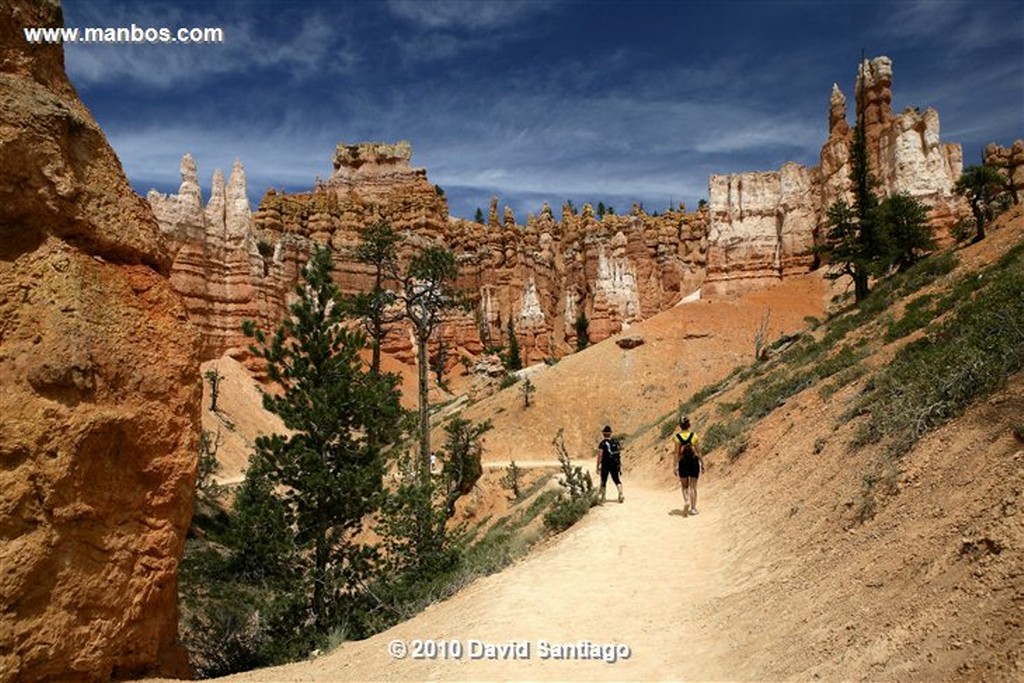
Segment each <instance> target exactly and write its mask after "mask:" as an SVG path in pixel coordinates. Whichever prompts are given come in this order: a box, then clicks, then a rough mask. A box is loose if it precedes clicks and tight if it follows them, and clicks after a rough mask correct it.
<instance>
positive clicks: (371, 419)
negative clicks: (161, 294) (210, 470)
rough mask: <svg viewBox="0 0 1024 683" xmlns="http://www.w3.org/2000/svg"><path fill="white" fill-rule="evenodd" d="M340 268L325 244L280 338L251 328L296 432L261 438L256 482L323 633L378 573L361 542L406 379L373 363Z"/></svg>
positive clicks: (275, 398)
mask: <svg viewBox="0 0 1024 683" xmlns="http://www.w3.org/2000/svg"><path fill="white" fill-rule="evenodd" d="M332 265H333V264H332V259H331V252H330V250H329V249H327V248H325V247H316V248H315V249H314V251H313V254H312V256H311V258H310V260H309V263H308V264H307V266H306V268H305V270H304V271H303V277H304V280H305V283H304V285H300V286H298V287H297V288H296V295H297V297H298V298H297V301H296V302H295V303H293V304H292V305H291V306H290V308H289V314H290V315H289V316H288V317H287V318H286V319H285V320H284V321H283V322H282V323H281V325H280V326H279V327H278V329H277V331H276V333H275V334H274V336H273V338H272V339H269V340H268V339H267V337H266V335H265V334H264V332H263V331H262V330H257V329H256V328H255V325H254V324H253V322H252V321H246V322H245V324H244V326H243V329H244V331H245V333H246V335H247V336H249V337H251V338H253V339H254V340H255V344H253V345H252V346H250V349H251V351H252V352H253V353H254V354H255V355H256V356H257V357H258V358H261V359H263V360H264V361H266V364H267V374H268V376H269V377H270V379H272V380H273V381H275V382H277V383H278V385H279V386H280V387H281V389H282V392H281V393H280V394H264V396H263V405H264V407H265V408H266V409H267V410H269V411H270V412H272V413H274V414H276V415H278V416H280V418H281V420H282V421H283V423H284V425H285V427H286V428H287V429H288V435H282V434H274V435H271V436H261V437H259V438H258V439H257V440H256V444H255V453H254V454H253V458H252V461H251V464H250V469H249V472H247V474H246V477H247V480H248V479H249V478H252V479H253V480H254V481H253V482H252V484H251V486H252V487H253V490H254V491H261V492H262V494H261V495H264V496H267V495H269V496H270V497H271V498H272V499H273V500H276V501H278V502H279V508H280V511H281V512H280V514H282V515H283V516H284V519H285V521H286V522H287V528H288V529H289V531H290V534H291V539H290V540H291V543H293V544H294V552H293V553H292V554H291V557H290V558H288V564H289V565H290V568H291V570H292V571H293V572H294V573H295V575H296V579H297V581H299V582H301V587H302V588H301V591H302V596H303V597H304V599H305V601H306V606H307V610H308V613H309V614H310V615H311V616H312V627H313V629H314V630H315V631H317V632H320V633H326V632H327V631H328V630H329V629H330V628H331V627H332V626H334V625H336V624H337V623H340V621H341V620H342V619H343V618H344V616H345V612H346V605H349V604H351V602H349V601H351V600H354V599H356V598H357V597H358V594H359V591H360V590H361V587H362V586H363V584H364V581H365V579H366V577H367V576H368V573H369V569H370V566H369V561H370V558H371V556H372V550H371V549H370V548H369V547H367V546H364V545H363V544H361V543H359V542H357V541H355V537H356V536H357V535H358V534H359V532H360V531H361V530H362V524H363V520H364V518H366V516H367V515H368V514H370V513H372V512H373V511H374V510H375V509H376V506H377V502H378V496H377V494H378V493H379V492H380V490H381V483H382V476H383V464H382V457H381V453H380V444H382V443H386V442H387V441H388V440H390V438H391V437H394V436H395V435H394V434H393V433H392V431H393V429H394V426H395V425H397V424H398V421H399V417H400V415H401V407H400V406H399V402H398V392H397V389H396V387H397V379H396V378H395V377H394V376H391V375H378V374H373V373H370V372H367V371H366V370H365V368H364V367H363V363H362V361H361V359H360V357H359V351H360V349H362V348H363V347H364V345H365V335H364V334H363V332H362V330H360V329H358V328H356V327H353V326H352V325H349V324H346V320H345V319H344V318H343V315H344V307H343V306H342V305H341V304H342V300H341V296H340V294H339V292H338V289H337V287H336V286H335V284H334V283H333V282H332V280H331V270H332ZM368 433H373V434H375V435H376V436H377V439H375V440H371V439H369V438H368V436H367V434H368Z"/></svg>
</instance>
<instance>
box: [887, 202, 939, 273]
mask: <svg viewBox="0 0 1024 683" xmlns="http://www.w3.org/2000/svg"><path fill="white" fill-rule="evenodd" d="M876 217H877V220H878V225H879V226H880V227H881V228H882V229H883V230H884V232H885V234H886V235H887V237H888V243H889V245H890V248H891V253H890V255H889V257H888V259H887V261H886V262H887V264H889V265H891V266H893V267H895V268H896V270H901V271H902V270H906V269H907V268H909V267H910V266H912V265H914V263H916V262H917V260H918V259H919V258H920V257H921V254H922V252H929V251H933V250H934V249H935V238H934V237H932V231H931V228H930V227H929V226H928V209H927V207H926V206H925V205H924V204H922V203H921V202H920V201H918V200H917V199H914V198H913V197H911V196H910V195H909V194H907V193H906V192H901V193H899V194H896V195H893V196H891V197H887V198H886V199H884V200H882V203H881V204H879V205H878V208H877V209H876Z"/></svg>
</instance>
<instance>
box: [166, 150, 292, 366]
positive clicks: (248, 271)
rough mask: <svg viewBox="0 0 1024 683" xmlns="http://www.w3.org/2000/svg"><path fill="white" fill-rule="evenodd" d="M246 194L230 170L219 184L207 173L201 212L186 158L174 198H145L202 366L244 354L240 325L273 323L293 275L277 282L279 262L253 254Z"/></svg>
mask: <svg viewBox="0 0 1024 683" xmlns="http://www.w3.org/2000/svg"><path fill="white" fill-rule="evenodd" d="M246 191H247V190H246V181H245V171H244V170H243V168H242V165H241V163H240V162H236V163H235V166H234V168H233V169H232V170H231V175H230V177H229V180H228V182H227V184H225V182H224V175H223V173H222V172H221V171H220V170H217V171H215V172H214V175H213V182H212V185H211V189H210V200H209V202H208V203H207V204H206V205H205V206H204V205H203V198H202V192H201V190H200V188H199V180H198V174H197V170H196V164H195V161H194V160H193V159H192V157H191V156H190V155H187V154H186V155H185V157H184V158H183V159H182V160H181V188H180V189H179V190H178V194H175V195H163V194H160V193H158V192H155V191H150V193H149V195H148V199H149V203H150V205H151V206H152V208H153V213H154V214H155V215H156V218H157V221H158V223H159V225H160V229H161V231H162V232H163V233H164V235H165V237H166V240H167V243H168V245H169V248H170V252H171V254H172V256H173V262H172V266H171V284H172V285H173V287H174V289H175V290H176V291H177V292H178V293H179V294H180V295H181V296H182V299H183V300H184V302H185V306H186V308H187V310H188V317H189V319H190V320H191V321H192V322H193V323H194V324H195V325H196V327H197V328H198V329H199V332H200V335H201V339H202V351H201V354H202V360H209V359H211V358H216V357H218V356H220V355H221V354H222V353H223V352H224V351H225V350H227V349H230V348H233V347H239V346H245V345H246V344H247V343H248V341H247V340H246V338H245V336H244V335H243V334H242V329H241V327H242V320H244V319H246V318H252V319H255V320H259V321H261V322H267V321H270V320H280V318H281V316H282V315H283V314H284V306H285V301H284V297H285V292H286V291H291V290H290V288H288V287H287V285H289V284H291V283H292V282H293V281H294V272H293V273H292V275H293V277H286V276H285V274H284V273H285V271H287V270H289V269H287V268H285V267H284V262H283V260H282V258H281V254H275V253H273V252H272V251H270V250H267V249H266V248H264V251H263V253H261V252H260V245H259V244H258V243H257V241H256V239H255V235H254V232H253V229H252V212H251V210H250V208H249V198H248V195H247V194H246ZM292 265H293V267H292V268H291V269H290V270H291V271H295V272H297V267H295V265H294V264H292Z"/></svg>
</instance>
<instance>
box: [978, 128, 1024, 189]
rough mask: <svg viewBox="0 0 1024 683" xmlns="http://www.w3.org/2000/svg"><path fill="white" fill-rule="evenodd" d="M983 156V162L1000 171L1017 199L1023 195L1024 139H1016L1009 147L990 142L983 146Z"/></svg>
mask: <svg viewBox="0 0 1024 683" xmlns="http://www.w3.org/2000/svg"><path fill="white" fill-rule="evenodd" d="M983 156H984V163H985V164H988V165H989V166H995V167H996V168H998V169H999V170H1000V172H1002V174H1003V176H1004V177H1005V178H1006V181H1007V184H1008V185H1009V187H1010V188H1011V192H1012V193H1016V197H1017V201H1019V200H1020V199H1021V198H1022V197H1024V140H1017V141H1016V142H1014V143H1013V145H1011V146H1010V147H1000V146H999V145H997V144H995V143H992V144H990V145H987V146H986V147H985V153H984V155H983Z"/></svg>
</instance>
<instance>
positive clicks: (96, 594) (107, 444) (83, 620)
mask: <svg viewBox="0 0 1024 683" xmlns="http://www.w3.org/2000/svg"><path fill="white" fill-rule="evenodd" d="M61 24H62V16H61V9H60V6H59V4H58V3H56V2H47V1H44V0H32V1H31V2H21V1H16V0H0V378H2V379H0V382H2V384H0V680H2V681H5V682H6V681H102V680H108V679H110V678H111V677H131V676H137V675H142V674H147V673H158V674H165V675H179V676H180V675H187V674H188V673H189V672H188V665H187V660H186V657H185V653H184V651H183V649H182V648H181V647H180V645H179V644H178V641H177V604H176V603H177V578H176V576H177V564H178V560H179V558H180V557H181V553H182V549H183V544H184V537H185V531H186V529H187V527H188V524H189V520H190V516H191V511H192V490H193V486H194V480H195V468H196V448H197V442H198V429H199V424H200V422H199V408H200V404H199V401H200V398H201V385H200V381H199V362H198V353H197V351H198V338H197V336H196V334H195V331H194V329H193V328H192V326H191V325H190V324H189V322H188V320H187V317H186V314H185V309H184V307H183V306H182V305H181V301H180V299H179V297H178V296H177V295H176V294H175V293H174V291H173V289H172V288H171V286H170V283H169V282H168V279H167V277H166V273H167V272H168V270H169V267H170V263H171V260H170V258H169V255H168V253H167V251H166V249H165V248H164V246H163V244H162V240H161V237H160V231H159V228H158V227H157V223H156V220H155V218H154V216H153V213H152V211H151V210H150V208H149V206H148V205H147V204H146V202H145V201H144V200H142V199H141V198H140V197H138V196H137V195H136V194H135V193H134V192H133V191H132V190H131V188H130V186H129V185H128V182H127V180H126V179H125V177H124V174H123V172H122V169H121V166H120V163H119V162H118V160H117V158H116V156H115V155H114V152H113V150H112V149H111V148H110V146H109V145H108V144H107V142H106V139H105V138H104V136H103V133H102V131H101V130H100V129H99V127H98V126H97V124H96V122H95V121H94V120H93V119H92V117H91V115H90V114H89V112H88V111H87V110H86V108H85V107H84V106H83V105H82V103H81V102H80V101H79V100H78V98H77V96H76V94H75V92H74V89H73V88H72V87H71V85H70V83H69V82H68V81H67V78H66V76H65V74H64V67H63V52H62V48H61V47H60V46H56V45H45V46H44V45H34V46H33V45H28V44H27V43H26V42H25V41H24V38H23V34H22V31H21V29H22V27H25V26H60V25H61Z"/></svg>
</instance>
